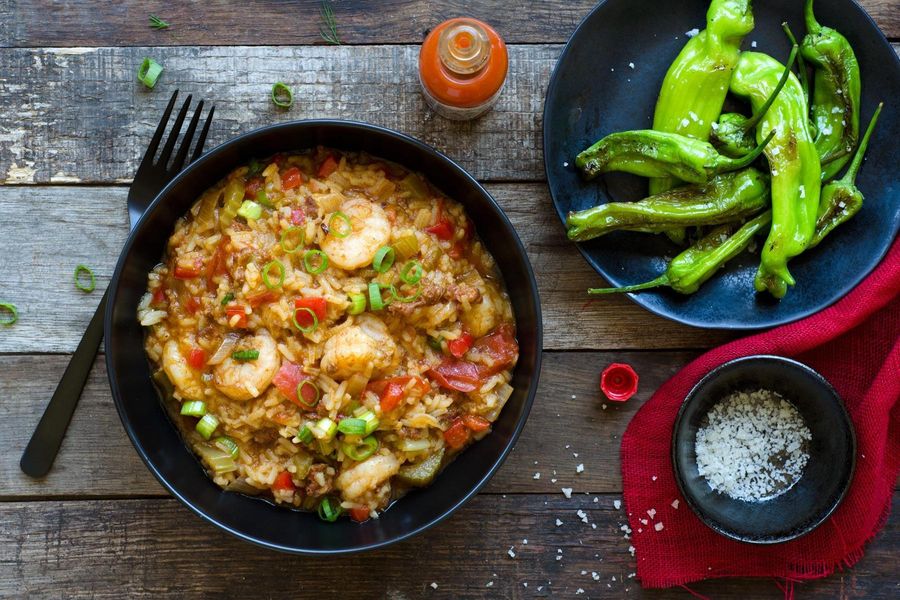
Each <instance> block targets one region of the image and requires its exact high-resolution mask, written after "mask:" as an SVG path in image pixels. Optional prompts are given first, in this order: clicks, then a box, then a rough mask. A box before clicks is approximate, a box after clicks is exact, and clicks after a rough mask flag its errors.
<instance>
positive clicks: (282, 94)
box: [272, 81, 294, 108]
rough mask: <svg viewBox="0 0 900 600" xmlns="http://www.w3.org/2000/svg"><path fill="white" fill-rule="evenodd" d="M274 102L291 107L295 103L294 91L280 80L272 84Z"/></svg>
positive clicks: (280, 105) (280, 106) (281, 106)
mask: <svg viewBox="0 0 900 600" xmlns="http://www.w3.org/2000/svg"><path fill="white" fill-rule="evenodd" d="M272 102H274V103H275V106H277V107H279V108H290V107H291V105H292V104H294V92H292V91H291V88H289V87H288V86H287V85H285V84H284V83H282V82H280V81H278V82H276V83H275V85H273V86H272Z"/></svg>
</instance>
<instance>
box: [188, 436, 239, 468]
mask: <svg viewBox="0 0 900 600" xmlns="http://www.w3.org/2000/svg"><path fill="white" fill-rule="evenodd" d="M196 450H197V454H199V455H200V458H202V459H203V460H204V461H206V464H208V465H209V468H210V469H212V470H213V471H214V472H215V473H216V475H221V474H222V473H231V472H232V471H237V465H236V464H235V462H234V456H232V455H231V453H230V452H229V451H228V450H226V449H224V448H218V447H216V446H210V445H209V444H199V445H198V446H197V447H196Z"/></svg>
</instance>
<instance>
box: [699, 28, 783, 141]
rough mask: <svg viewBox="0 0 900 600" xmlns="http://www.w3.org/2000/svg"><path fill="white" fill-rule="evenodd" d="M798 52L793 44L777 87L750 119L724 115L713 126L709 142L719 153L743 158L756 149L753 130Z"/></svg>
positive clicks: (772, 99)
mask: <svg viewBox="0 0 900 600" xmlns="http://www.w3.org/2000/svg"><path fill="white" fill-rule="evenodd" d="M798 51H799V48H798V47H797V45H796V44H795V45H794V47H793V48H792V49H791V56H790V58H789V59H788V64H787V66H786V67H785V69H784V74H783V75H782V76H781V79H780V80H779V81H778V85H777V86H775V90H774V91H773V92H772V93H771V94H770V95H769V99H768V100H766V102H765V104H763V105H762V106H761V107H760V108H759V110H757V111H756V112H754V113H753V115H752V116H751V117H745V116H744V115H742V114H740V113H725V114H723V115H722V116H720V117H719V120H718V121H717V122H716V123H714V124H713V129H712V133H711V134H710V141H711V142H712V144H713V145H714V146H715V147H716V148H717V149H718V150H719V151H720V152H722V153H723V154H727V155H728V156H734V157H739V156H745V155H747V154H749V153H751V152H753V150H754V148H755V147H756V138H755V137H754V135H753V128H754V127H756V124H757V123H759V120H760V119H762V118H763V117H764V116H765V114H766V112H768V110H769V107H770V106H772V103H773V102H775V98H777V97H778V93H779V92H780V91H781V88H783V87H784V84H786V83H787V80H788V77H789V76H790V74H791V67H793V66H794V60H795V59H796V58H797V52H798Z"/></svg>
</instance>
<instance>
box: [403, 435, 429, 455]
mask: <svg viewBox="0 0 900 600" xmlns="http://www.w3.org/2000/svg"><path fill="white" fill-rule="evenodd" d="M397 447H398V448H399V449H400V450H403V451H404V452H421V451H422V450H428V448H430V447H431V442H429V441H428V439H427V438H424V439H421V440H412V439H408V438H406V439H402V440H400V441H399V442H397Z"/></svg>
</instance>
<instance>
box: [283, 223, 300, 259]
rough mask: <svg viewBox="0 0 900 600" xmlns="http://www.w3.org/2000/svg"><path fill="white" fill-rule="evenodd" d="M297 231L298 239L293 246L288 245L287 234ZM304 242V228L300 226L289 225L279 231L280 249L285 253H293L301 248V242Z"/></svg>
mask: <svg viewBox="0 0 900 600" xmlns="http://www.w3.org/2000/svg"><path fill="white" fill-rule="evenodd" d="M297 231H299V232H300V233H299V235H300V241H298V242H297V243H296V244H295V245H294V246H293V247H288V243H289V242H288V236H290V235H291V234H292V233H294V232H297ZM305 243H306V230H305V229H304V228H302V227H289V228H287V229H285V230H284V231H283V232H282V233H281V249H282V250H284V251H285V253H287V254H293V253H294V252H296V251H297V250H299V249H300V248H302V247H303V244H305Z"/></svg>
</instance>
